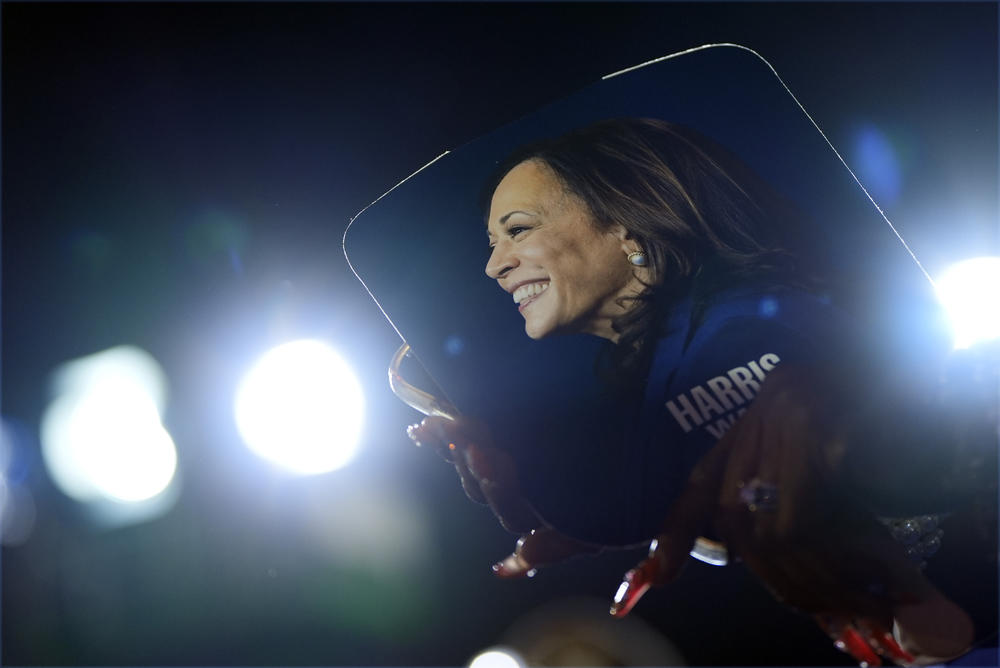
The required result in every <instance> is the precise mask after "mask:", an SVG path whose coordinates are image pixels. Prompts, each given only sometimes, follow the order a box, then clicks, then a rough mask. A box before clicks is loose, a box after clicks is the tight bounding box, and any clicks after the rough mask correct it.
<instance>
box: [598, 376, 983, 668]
mask: <svg viewBox="0 0 1000 668" xmlns="http://www.w3.org/2000/svg"><path fill="white" fill-rule="evenodd" d="M836 397H837V393H836V391H834V390H833V388H831V387H827V386H824V385H822V384H821V383H820V382H818V381H817V379H816V378H815V376H814V375H813V374H811V373H808V372H805V371H804V370H797V369H790V368H781V367H779V368H778V369H776V370H775V371H774V372H772V373H771V374H770V375H769V376H768V378H767V381H766V382H765V383H764V384H763V386H762V388H761V392H760V394H759V395H758V396H757V398H756V399H755V401H754V402H753V404H751V406H750V408H749V410H748V411H747V413H746V414H745V415H744V416H743V417H742V418H741V419H740V420H739V421H737V422H736V423H735V424H734V425H733V427H732V428H731V429H730V430H729V431H728V433H727V434H726V435H725V436H724V437H723V438H722V439H721V440H720V441H719V442H718V443H717V444H716V446H715V447H714V448H713V449H712V450H710V451H709V452H708V453H707V454H706V455H705V456H704V457H703V458H702V460H701V461H700V462H699V464H698V465H697V466H696V468H695V469H694V471H693V472H692V474H691V476H690V479H689V482H688V485H687V487H686V488H685V490H684V491H683V492H682V494H681V496H680V498H679V499H678V500H677V501H676V502H675V503H674V505H673V506H672V507H671V511H670V514H669V517H668V518H667V520H666V522H665V523H664V525H663V530H662V532H661V533H660V535H659V536H658V537H657V538H656V540H654V541H653V543H652V544H651V548H650V554H649V557H648V558H647V559H646V560H645V561H643V562H642V563H641V564H639V565H638V566H637V567H636V568H635V569H633V570H631V571H629V573H627V574H626V576H625V580H624V582H623V583H622V585H621V587H620V588H619V590H618V592H617V594H616V596H615V600H614V603H613V605H612V609H611V612H612V614H613V615H616V616H624V615H625V614H627V613H628V611H629V610H630V609H631V608H632V607H633V606H634V605H635V604H636V602H637V601H638V600H639V598H640V597H641V596H642V595H643V594H644V593H645V592H646V591H647V590H648V589H649V587H650V586H656V585H662V584H665V583H668V582H670V581H671V580H673V579H674V578H675V577H676V576H677V574H678V573H679V571H680V569H681V567H682V566H683V564H684V562H685V561H686V558H687V555H688V552H689V551H690V549H691V546H692V544H693V543H694V540H695V538H696V537H697V536H699V535H701V534H703V533H704V532H706V531H708V532H711V533H712V534H714V535H715V536H717V537H718V538H719V539H721V540H722V541H723V542H724V543H725V544H726V546H727V549H728V551H729V553H730V556H731V557H733V556H734V557H736V558H738V559H740V560H742V561H743V562H744V563H745V564H746V565H747V567H748V568H749V569H750V570H751V571H752V572H753V573H754V574H755V575H756V576H757V577H758V578H760V580H761V581H762V582H763V583H764V584H765V586H766V587H767V588H768V589H769V590H770V591H771V593H772V594H773V595H774V596H775V598H776V599H777V600H778V601H780V602H782V603H784V604H786V605H788V606H791V607H793V608H795V609H797V610H799V611H801V612H803V613H807V614H811V615H813V616H814V618H815V619H816V621H817V623H818V624H819V625H820V627H821V628H822V629H823V630H824V631H825V632H826V633H827V634H829V635H830V636H831V638H832V639H833V640H834V642H835V644H836V646H837V647H838V648H839V649H841V650H843V651H845V652H848V653H850V654H851V655H852V656H853V657H854V658H855V659H857V660H858V661H859V662H860V663H861V665H873V666H874V665H879V664H880V663H881V661H880V659H879V655H881V656H884V657H886V658H889V659H891V660H893V661H894V662H896V663H901V664H918V663H931V662H937V661H939V660H940V659H942V658H950V657H953V656H956V655H959V654H961V653H963V652H964V651H965V650H966V649H967V648H968V647H969V645H970V644H971V642H972V635H973V631H972V628H973V627H972V622H971V620H970V619H969V617H968V615H966V614H965V613H964V612H963V611H962V610H961V609H960V608H959V607H958V606H957V605H955V604H954V603H952V602H951V601H949V600H948V599H947V598H945V597H944V596H943V595H942V594H941V593H940V592H939V591H938V590H937V589H935V588H934V586H933V585H931V583H930V582H929V581H928V580H927V579H926V578H924V577H923V575H922V574H921V572H920V569H919V568H918V566H916V565H915V564H914V563H913V562H912V561H910V560H909V559H908V558H907V556H906V554H905V552H904V550H903V548H902V546H901V545H899V544H898V543H896V542H895V541H894V540H893V539H892V538H891V537H890V535H889V533H888V531H887V530H886V529H885V527H883V526H882V525H880V524H879V523H878V521H877V520H876V519H875V518H874V517H873V515H872V514H871V512H870V511H869V510H868V509H867V508H866V507H865V499H864V498H859V497H861V496H863V494H860V493H859V491H858V488H857V487H856V486H854V485H853V484H852V483H851V481H849V480H846V479H845V476H844V475H843V471H844V470H845V469H847V468H853V467H856V466H857V458H862V459H861V461H862V462H863V461H864V459H863V458H864V457H865V456H866V452H865V450H864V449H863V447H864V445H865V444H863V443H862V444H855V443H850V442H849V441H850V440H851V439H850V437H848V436H847V434H849V433H850V432H851V431H852V430H851V428H850V426H851V425H849V424H847V420H849V419H850V418H851V414H850V413H849V412H845V411H844V410H843V409H842V406H843V404H841V403H840V402H838V401H837V398H836ZM859 445H860V447H858V446H859ZM848 458H853V459H854V461H852V463H851V464H852V465H851V467H847V466H845V461H846V460H847V459H848ZM898 464H899V466H900V467H905V466H906V465H907V462H906V461H900V462H899V463H898ZM881 473H882V474H883V475H885V476H892V474H893V472H892V471H888V470H887V471H882V472H881ZM894 625H895V630H896V636H895V637H894V635H893V633H892V629H893V626H894Z"/></svg>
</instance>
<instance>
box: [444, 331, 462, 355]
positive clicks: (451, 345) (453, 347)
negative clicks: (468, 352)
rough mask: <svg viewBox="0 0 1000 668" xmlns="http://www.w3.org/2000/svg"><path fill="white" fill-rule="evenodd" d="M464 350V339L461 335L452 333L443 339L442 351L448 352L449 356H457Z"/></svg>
mask: <svg viewBox="0 0 1000 668" xmlns="http://www.w3.org/2000/svg"><path fill="white" fill-rule="evenodd" d="M463 350H465V341H463V340H462V339H461V337H458V336H455V335H454V334H453V335H451V336H449V337H448V338H447V339H445V341H444V351H445V352H446V353H448V355H450V356H451V357H457V356H458V355H461V354H462V351H463Z"/></svg>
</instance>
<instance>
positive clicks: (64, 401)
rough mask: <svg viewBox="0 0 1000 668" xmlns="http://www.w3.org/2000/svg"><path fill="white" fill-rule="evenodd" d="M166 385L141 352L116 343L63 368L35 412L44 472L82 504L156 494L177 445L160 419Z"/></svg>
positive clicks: (173, 463)
mask: <svg viewBox="0 0 1000 668" xmlns="http://www.w3.org/2000/svg"><path fill="white" fill-rule="evenodd" d="M165 397H166V382H165V380H164V376H163V372H162V371H161V370H160V367H159V365H158V364H157V363H156V361H155V360H154V359H153V358H152V357H151V356H150V355H149V354H148V353H146V352H144V351H142V350H139V349H138V348H133V347H129V346H120V347H117V348H112V349H110V350H106V351H104V352H100V353H96V354H94V355H90V356H88V357H85V358H82V359H78V360H74V361H72V362H68V363H66V364H65V365H63V366H62V367H61V368H60V369H59V370H58V371H57V373H56V380H55V398H54V399H53V400H52V402H51V403H50V404H49V406H48V408H47V409H46V411H45V413H44V415H43V416H42V425H41V442H42V455H43V458H44V461H45V466H46V468H47V469H48V472H49V475H50V476H51V477H52V480H53V481H54V482H55V483H56V485H57V486H58V487H59V488H60V489H61V490H62V491H63V492H64V493H65V494H67V495H68V496H70V497H72V498H74V499H76V500H78V501H81V502H85V503H86V502H91V501H97V500H102V499H103V500H110V501H116V502H138V501H146V500H148V499H152V498H153V497H155V496H157V495H159V494H160V493H161V492H163V491H164V490H165V489H166V488H167V486H168V485H169V484H170V482H171V481H172V480H173V478H174V474H175V473H176V470H177V450H176V448H175V447H174V443H173V440H172V439H171V438H170V434H169V433H168V432H167V430H166V429H165V428H164V427H163V424H162V423H161V418H160V414H161V412H162V410H163V405H164V403H165Z"/></svg>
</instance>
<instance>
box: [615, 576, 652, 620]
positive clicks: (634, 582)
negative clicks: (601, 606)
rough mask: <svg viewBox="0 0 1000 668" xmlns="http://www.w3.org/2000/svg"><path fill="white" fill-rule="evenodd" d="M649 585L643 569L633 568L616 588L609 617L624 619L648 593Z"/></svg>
mask: <svg viewBox="0 0 1000 668" xmlns="http://www.w3.org/2000/svg"><path fill="white" fill-rule="evenodd" d="M650 584H651V583H650V582H649V580H647V579H646V575H645V573H644V570H643V567H642V566H639V567H638V568H633V569H632V570H630V571H629V572H628V573H626V574H625V579H624V580H622V583H621V584H620V585H619V586H618V591H616V592H615V599H614V602H613V603H612V604H611V610H610V612H611V615H612V616H614V617H624V616H625V615H627V614H628V613H629V611H630V610H631V609H632V608H634V607H635V604H636V603H638V602H639V599H640V598H642V595H643V594H645V593H646V592H647V591H649V585H650Z"/></svg>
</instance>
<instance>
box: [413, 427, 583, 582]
mask: <svg viewBox="0 0 1000 668" xmlns="http://www.w3.org/2000/svg"><path fill="white" fill-rule="evenodd" d="M407 435H409V437H410V438H411V439H412V440H413V441H414V442H416V443H417V445H420V446H429V447H431V448H433V449H434V450H435V451H436V452H437V453H438V454H439V455H440V456H441V457H443V458H444V459H445V460H447V461H449V462H451V463H453V464H454V466H455V470H456V471H457V472H458V476H459V478H460V479H461V481H462V488H463V489H464V490H465V494H466V496H468V497H469V498H470V499H472V500H473V501H475V502H477V503H482V504H486V505H489V507H490V509H491V510H492V511H493V514H494V515H496V517H497V519H498V520H499V522H500V524H501V526H503V527H504V528H505V529H507V530H508V531H510V532H512V533H517V534H521V537H520V538H519V539H518V540H517V543H516V545H515V548H514V551H513V552H512V553H511V554H510V555H508V556H507V557H505V558H504V559H502V560H500V561H499V562H497V563H496V564H494V565H493V571H494V573H496V575H497V576H498V577H503V578H517V577H532V576H533V575H534V574H535V572H536V569H537V568H538V567H541V566H546V565H549V564H554V563H558V562H561V561H565V560H566V559H568V558H570V557H573V556H577V555H586V554H597V553H598V552H600V551H601V549H602V548H601V546H599V545H594V544H592V543H585V542H582V541H579V540H576V539H574V538H571V537H569V536H567V535H565V534H563V533H560V532H559V531H557V530H555V529H554V528H552V527H551V526H550V525H548V524H547V523H546V522H545V520H544V519H542V517H541V516H540V515H539V514H538V512H537V511H536V510H535V508H534V507H532V505H531V503H530V502H529V501H528V500H527V499H526V498H525V497H524V495H523V494H522V492H521V488H520V484H519V482H518V478H517V470H516V468H515V465H514V460H513V459H512V458H511V456H510V455H509V454H507V453H506V452H504V451H503V450H500V449H498V448H496V447H494V446H493V439H492V436H491V435H490V432H489V429H488V428H487V427H486V425H484V424H483V423H482V422H479V421H477V420H472V419H469V418H465V417H460V418H458V419H457V420H449V419H447V418H441V417H428V418H424V420H423V421H422V422H420V423H419V424H415V425H411V426H410V427H409V428H407Z"/></svg>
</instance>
